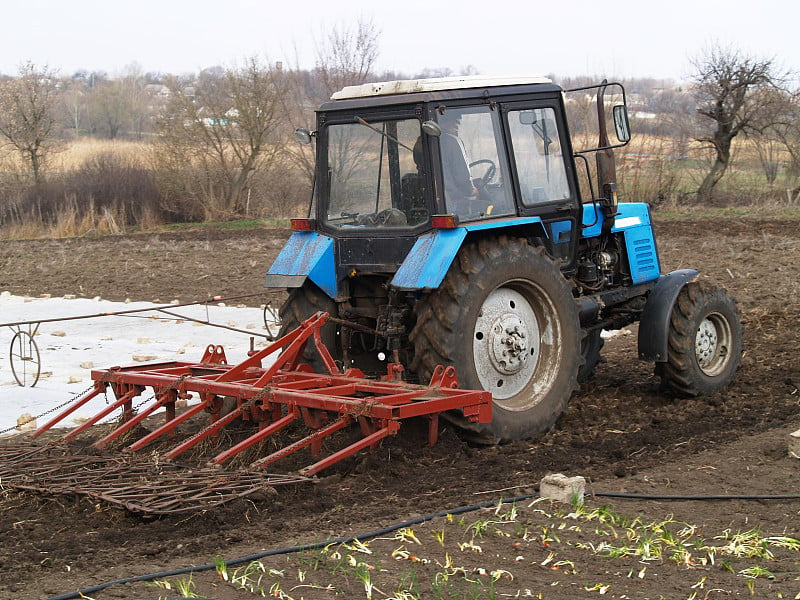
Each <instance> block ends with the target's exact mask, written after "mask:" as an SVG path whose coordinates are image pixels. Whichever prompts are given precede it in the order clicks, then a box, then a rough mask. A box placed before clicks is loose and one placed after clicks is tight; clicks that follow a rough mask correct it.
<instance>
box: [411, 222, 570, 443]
mask: <svg viewBox="0 0 800 600" xmlns="http://www.w3.org/2000/svg"><path fill="white" fill-rule="evenodd" d="M415 312H416V317H417V321H416V325H415V326H414V329H413V331H412V333H411V336H410V337H411V341H412V343H413V344H414V359H413V361H412V364H411V367H412V369H413V370H414V371H415V372H416V373H417V374H418V375H419V377H420V380H421V381H423V382H424V381H426V380H427V379H428V378H429V377H430V375H431V373H433V370H434V368H435V367H436V365H454V366H455V368H456V371H457V373H458V380H459V384H460V385H461V387H464V388H472V389H484V390H486V391H489V392H491V393H492V397H493V399H494V405H493V419H492V423H489V424H481V425H470V428H471V429H474V430H476V431H478V433H480V434H483V435H484V436H488V437H490V438H491V439H493V440H496V441H506V440H517V439H523V438H526V437H530V436H532V435H533V434H536V433H539V432H542V431H546V430H548V429H549V428H550V427H552V425H553V424H554V423H555V421H556V419H558V417H559V416H560V415H561V413H563V412H564V410H565V409H566V407H567V403H568V401H569V398H570V396H571V395H572V393H573V391H574V390H575V388H576V387H577V378H578V370H579V368H580V366H581V364H582V363H583V358H582V356H581V341H580V340H581V328H580V322H579V319H578V311H577V309H576V307H575V302H574V300H573V298H572V293H571V291H570V288H569V286H568V284H567V281H566V280H565V278H564V276H563V275H562V274H561V270H560V269H559V268H558V265H556V263H555V262H554V261H552V260H551V259H550V258H549V257H548V256H547V255H546V254H545V252H544V250H543V249H542V248H535V247H532V246H530V245H529V244H528V243H527V242H526V241H525V240H523V239H517V238H506V237H500V238H498V239H495V240H482V241H479V242H477V243H471V244H467V245H465V246H464V247H463V248H462V249H461V250H460V251H459V254H458V256H457V257H456V259H455V261H454V262H453V264H452V265H451V266H450V269H449V271H448V273H447V275H446V277H445V279H444V281H443V282H442V284H441V285H440V286H439V288H438V289H436V290H435V291H433V292H431V293H430V294H429V295H428V296H426V297H424V298H422V299H420V300H419V301H418V303H417V306H416V308H415Z"/></svg>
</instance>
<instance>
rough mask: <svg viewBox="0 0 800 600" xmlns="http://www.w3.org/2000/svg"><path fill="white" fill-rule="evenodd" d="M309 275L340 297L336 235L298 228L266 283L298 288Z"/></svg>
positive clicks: (275, 286) (326, 290) (271, 285)
mask: <svg viewBox="0 0 800 600" xmlns="http://www.w3.org/2000/svg"><path fill="white" fill-rule="evenodd" d="M306 279H311V281H313V282H314V283H315V284H317V287H319V288H320V289H321V290H322V291H323V292H325V293H326V294H327V295H328V296H330V297H331V298H335V297H336V294H337V291H338V290H337V285H336V262H335V258H334V251H333V238H330V237H328V236H326V235H320V234H319V233H316V232H314V231H295V232H294V233H292V235H291V236H289V239H288V241H287V242H286V245H285V246H284V247H283V249H282V250H281V252H280V254H278V257H277V258H276V259H275V262H273V263H272V266H271V267H270V268H269V271H267V278H266V281H265V282H264V286H265V287H270V288H297V287H301V286H302V285H303V283H305V281H306Z"/></svg>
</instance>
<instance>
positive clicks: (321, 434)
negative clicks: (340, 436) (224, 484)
mask: <svg viewBox="0 0 800 600" xmlns="http://www.w3.org/2000/svg"><path fill="white" fill-rule="evenodd" d="M352 422H353V419H352V417H350V415H343V416H341V417H339V418H338V419H336V420H335V421H334V422H333V423H331V424H330V425H326V426H325V427H322V428H320V429H317V430H316V431H314V432H313V433H311V434H309V435H308V436H306V437H304V438H303V439H302V440H298V441H296V442H294V443H293V444H289V445H288V446H286V447H284V448H281V449H280V450H278V451H277V452H273V453H272V454H270V455H269V456H265V457H264V458H260V459H258V460H257V461H255V462H252V463H250V467H249V468H251V469H263V468H264V467H266V466H267V465H271V464H272V463H274V462H276V461H278V460H280V459H282V458H284V457H286V456H289V455H290V454H292V453H294V452H296V451H297V450H300V449H301V448H305V447H306V446H309V445H311V444H316V443H317V442H321V441H322V440H323V439H324V438H326V437H328V436H329V435H331V434H333V433H336V432H337V431H339V430H340V429H344V428H345V427H347V426H348V425H350V423H352Z"/></svg>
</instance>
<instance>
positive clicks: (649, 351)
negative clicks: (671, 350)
mask: <svg viewBox="0 0 800 600" xmlns="http://www.w3.org/2000/svg"><path fill="white" fill-rule="evenodd" d="M698 274H699V273H698V272H697V271H695V270H694V269H680V270H678V271H672V273H669V274H667V275H664V276H662V277H661V278H660V279H659V280H658V282H657V283H656V285H655V287H653V291H651V292H650V295H649V296H648V297H647V304H645V305H644V310H643V311H642V318H641V321H640V323H639V358H640V359H642V360H652V361H655V362H665V361H666V360H667V350H668V348H667V344H668V343H669V320H670V315H671V314H672V307H673V306H674V305H675V300H676V299H677V298H678V294H680V293H681V290H682V289H683V287H684V286H685V285H686V284H687V283H689V282H690V281H693V280H694V279H696V278H697V276H698Z"/></svg>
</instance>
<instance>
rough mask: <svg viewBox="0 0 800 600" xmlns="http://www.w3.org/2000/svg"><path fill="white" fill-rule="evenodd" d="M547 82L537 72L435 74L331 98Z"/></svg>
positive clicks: (363, 87) (353, 87)
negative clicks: (430, 77) (528, 73)
mask: <svg viewBox="0 0 800 600" xmlns="http://www.w3.org/2000/svg"><path fill="white" fill-rule="evenodd" d="M547 83H552V81H551V80H550V79H548V78H547V77H541V76H536V75H494V76H489V75H463V76H459V77H436V78H433V79H405V80H398V81H381V82H377V83H365V84H362V85H351V86H347V87H345V88H343V89H341V90H340V91H338V92H336V93H334V94H333V95H332V96H331V100H351V99H356V98H374V97H376V96H394V95H399V94H414V93H420V92H421V93H425V92H441V91H447V90H466V89H472V88H487V87H506V86H515V85H534V84H547Z"/></svg>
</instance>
